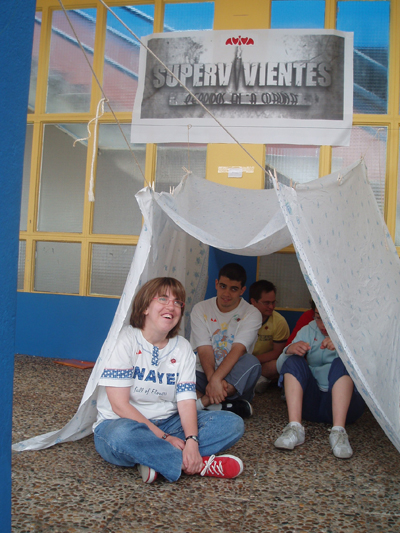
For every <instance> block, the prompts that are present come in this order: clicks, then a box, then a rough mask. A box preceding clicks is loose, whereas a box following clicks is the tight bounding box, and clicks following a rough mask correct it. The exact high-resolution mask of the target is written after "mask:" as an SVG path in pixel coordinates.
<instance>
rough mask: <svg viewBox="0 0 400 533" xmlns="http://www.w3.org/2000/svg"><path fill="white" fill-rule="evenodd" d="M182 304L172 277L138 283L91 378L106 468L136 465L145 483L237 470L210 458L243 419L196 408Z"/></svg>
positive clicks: (226, 459)
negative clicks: (127, 313) (97, 374)
mask: <svg viewBox="0 0 400 533" xmlns="http://www.w3.org/2000/svg"><path fill="white" fill-rule="evenodd" d="M184 302H185V289H184V288H183V286H182V285H181V283H180V282H179V281H177V280H176V279H174V278H156V279H153V280H151V281H148V282H147V283H146V284H145V285H143V287H142V288H141V289H140V290H139V292H138V293H137V295H136V297H135V299H134V302H133V309H132V314H131V319H130V325H129V326H125V327H123V328H122V330H121V333H120V335H119V337H118V339H117V343H116V346H115V348H114V350H113V352H112V354H111V356H110V359H109V361H108V362H107V365H106V368H105V369H104V371H103V373H102V376H101V378H100V381H99V385H100V387H99V395H98V401H97V409H98V416H97V421H96V423H95V425H94V442H95V446H96V450H97V451H98V453H99V454H100V455H101V456H102V457H103V459H105V460H106V461H108V462H110V463H112V464H114V465H119V466H127V467H132V466H134V465H135V464H137V465H138V468H139V471H140V473H141V475H142V479H143V481H144V482H145V483H151V482H152V481H154V480H155V479H156V477H157V473H160V474H162V475H163V476H164V477H165V478H166V479H167V480H168V481H176V480H178V479H179V477H180V475H181V472H182V471H183V472H185V473H186V474H189V475H191V474H200V475H204V476H212V477H225V478H233V477H236V476H237V475H239V474H240V473H241V472H242V470H243V463H242V461H241V460H240V459H238V458H236V457H234V456H231V455H221V456H219V457H215V456H214V454H216V453H219V452H221V451H223V450H226V449H227V448H230V447H231V446H233V444H235V443H236V442H237V441H238V440H239V439H240V438H241V436H242V435H243V432H244V424H243V420H242V419H241V418H240V417H239V416H237V415H235V414H234V413H231V412H228V411H218V412H215V411H201V412H198V411H197V409H196V386H195V385H196V376H195V364H196V357H195V355H194V353H193V351H192V348H191V346H190V344H189V342H188V341H186V340H185V339H184V338H183V337H180V336H178V330H179V326H180V323H181V319H182V313H183V309H184V306H185V303H184Z"/></svg>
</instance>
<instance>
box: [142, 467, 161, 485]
mask: <svg viewBox="0 0 400 533" xmlns="http://www.w3.org/2000/svg"><path fill="white" fill-rule="evenodd" d="M138 470H139V472H140V475H141V476H142V479H143V481H144V482H145V483H153V481H155V480H156V479H157V476H158V474H157V472H156V471H155V470H154V469H153V468H150V467H149V466H146V465H138Z"/></svg>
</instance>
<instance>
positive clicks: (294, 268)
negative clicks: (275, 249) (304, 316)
mask: <svg viewBox="0 0 400 533" xmlns="http://www.w3.org/2000/svg"><path fill="white" fill-rule="evenodd" d="M258 279H267V280H268V281H272V283H273V284H274V285H276V288H277V293H276V300H277V307H281V308H294V309H302V308H306V309H308V308H309V307H310V299H311V296H310V292H309V290H308V288H307V284H306V282H305V281H304V278H303V274H302V273H301V269H300V265H299V262H298V261H297V257H296V254H282V253H276V254H270V255H264V256H262V257H260V263H259V268H258Z"/></svg>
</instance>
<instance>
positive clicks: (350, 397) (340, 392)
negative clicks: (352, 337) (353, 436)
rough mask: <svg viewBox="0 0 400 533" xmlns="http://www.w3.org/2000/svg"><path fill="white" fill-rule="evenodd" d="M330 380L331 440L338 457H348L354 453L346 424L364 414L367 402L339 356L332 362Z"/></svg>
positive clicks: (334, 452)
mask: <svg viewBox="0 0 400 533" xmlns="http://www.w3.org/2000/svg"><path fill="white" fill-rule="evenodd" d="M328 380H329V391H328V392H329V393H330V395H331V404H332V421H333V428H332V430H331V434H330V437H329V442H330V444H331V447H332V451H333V454H334V455H335V456H336V457H338V458H340V459H347V458H349V457H351V456H352V455H353V450H352V449H351V446H350V443H349V440H348V437H347V433H346V430H345V425H346V423H352V422H355V421H356V420H357V419H358V418H359V417H360V416H361V415H362V413H363V411H364V406H365V404H364V400H363V399H362V398H361V396H360V394H359V393H358V391H357V390H356V389H355V387H354V383H353V380H352V379H351V378H350V376H349V374H348V372H347V370H346V368H345V366H344V364H343V362H342V360H341V359H340V358H339V357H338V358H337V359H335V360H334V361H333V363H332V366H331V369H330V372H329V376H328Z"/></svg>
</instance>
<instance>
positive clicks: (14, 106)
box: [0, 0, 35, 533]
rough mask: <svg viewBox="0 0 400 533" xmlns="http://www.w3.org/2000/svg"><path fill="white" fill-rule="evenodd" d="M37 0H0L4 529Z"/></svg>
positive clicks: (0, 466)
mask: <svg viewBox="0 0 400 533" xmlns="http://www.w3.org/2000/svg"><path fill="white" fill-rule="evenodd" d="M34 15H35V0H19V1H18V0H16V1H14V2H4V1H3V2H0V50H1V53H0V72H1V76H0V95H1V109H2V125H3V127H2V128H1V129H0V217H1V233H0V273H1V280H2V282H1V284H0V301H1V312H0V332H1V334H0V367H1V387H0V405H1V406H2V416H1V431H0V480H1V482H0V531H1V532H2V533H8V532H9V531H11V420H12V387H13V375H14V341H15V317H16V304H17V299H16V295H17V293H16V290H17V265H18V238H19V213H20V205H21V188H22V166H23V157H24V143H25V129H26V114H27V109H28V90H29V73H30V67H31V55H32V39H33V24H34Z"/></svg>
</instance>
